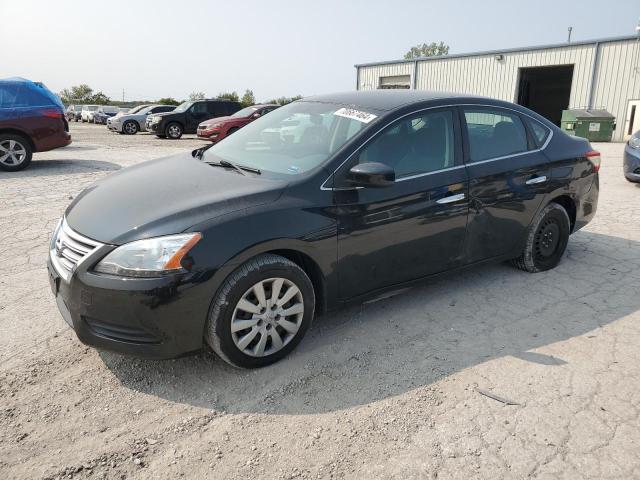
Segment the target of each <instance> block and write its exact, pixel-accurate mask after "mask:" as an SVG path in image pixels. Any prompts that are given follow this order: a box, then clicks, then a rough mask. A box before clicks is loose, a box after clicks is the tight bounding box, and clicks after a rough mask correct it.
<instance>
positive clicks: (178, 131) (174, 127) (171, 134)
mask: <svg viewBox="0 0 640 480" xmlns="http://www.w3.org/2000/svg"><path fill="white" fill-rule="evenodd" d="M164 133H165V135H166V136H167V138H171V139H172V140H177V139H179V138H180V137H181V136H182V126H181V125H180V124H179V123H175V122H174V123H170V124H169V125H167V128H166V129H165V131H164Z"/></svg>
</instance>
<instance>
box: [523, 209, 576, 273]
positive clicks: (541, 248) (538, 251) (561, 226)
mask: <svg viewBox="0 0 640 480" xmlns="http://www.w3.org/2000/svg"><path fill="white" fill-rule="evenodd" d="M570 233H571V221H570V220H569V215H568V214H567V211H566V210H565V209H564V208H563V207H562V206H561V205H559V204H557V203H554V202H551V203H550V204H549V205H547V206H546V207H545V208H543V209H542V211H541V212H540V213H539V214H538V215H537V216H536V218H535V219H534V220H533V222H531V225H529V228H528V230H527V241H526V244H525V247H524V250H523V251H522V254H521V255H520V256H519V257H518V258H516V259H514V260H513V261H512V263H513V265H515V266H516V267H517V268H519V269H521V270H524V271H526V272H531V273H536V272H543V271H545V270H550V269H552V268H554V267H555V266H556V265H558V263H560V260H561V259H562V255H563V254H564V251H565V250H566V248H567V244H568V243H569V234H570Z"/></svg>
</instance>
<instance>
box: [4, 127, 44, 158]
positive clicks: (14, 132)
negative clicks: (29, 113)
mask: <svg viewBox="0 0 640 480" xmlns="http://www.w3.org/2000/svg"><path fill="white" fill-rule="evenodd" d="M6 134H10V135H18V136H20V137H22V138H24V139H25V140H26V141H27V142H29V145H30V146H31V150H33V151H34V152H35V150H36V146H35V145H34V144H33V140H31V137H30V136H29V135H27V134H26V133H24V132H23V131H20V130H16V129H14V128H3V129H2V130H0V135H6Z"/></svg>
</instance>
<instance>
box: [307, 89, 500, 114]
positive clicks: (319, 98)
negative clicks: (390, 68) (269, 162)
mask: <svg viewBox="0 0 640 480" xmlns="http://www.w3.org/2000/svg"><path fill="white" fill-rule="evenodd" d="M459 98H464V99H467V100H469V99H474V98H475V99H483V100H488V98H486V97H477V96H471V95H465V94H462V93H451V92H434V91H430V90H400V89H398V90H391V89H390V90H361V91H355V92H340V93H331V94H326V95H316V96H313V97H307V98H304V99H303V100H299V101H302V102H322V103H337V104H342V105H355V106H359V107H365V108H372V109H375V110H380V111H388V110H395V109H396V108H399V107H402V106H403V105H408V104H411V103H417V102H426V101H429V100H445V99H459Z"/></svg>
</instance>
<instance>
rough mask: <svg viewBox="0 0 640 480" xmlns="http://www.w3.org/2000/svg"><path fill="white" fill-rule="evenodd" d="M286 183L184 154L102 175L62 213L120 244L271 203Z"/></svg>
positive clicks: (74, 224)
mask: <svg viewBox="0 0 640 480" xmlns="http://www.w3.org/2000/svg"><path fill="white" fill-rule="evenodd" d="M285 186H286V182H285V181H283V180H274V179H273V178H266V177H264V176H260V175H253V174H248V175H246V176H245V175H241V174H239V173H238V172H236V171H235V170H233V169H228V168H223V167H218V166H212V165H209V164H206V163H203V162H201V161H200V160H197V159H195V158H193V157H192V156H191V154H190V153H185V154H180V155H175V156H171V157H166V158H161V159H158V160H152V161H150V162H145V163H141V164H139V165H135V166H133V167H129V168H126V169H124V170H121V171H119V172H117V173H114V174H112V175H109V176H108V177H105V178H104V179H102V180H100V181H98V182H97V183H95V184H94V185H92V186H91V187H89V188H87V189H86V190H84V191H83V192H82V193H81V194H80V195H78V197H77V198H76V199H75V200H74V201H73V202H72V203H71V204H70V205H69V207H67V210H66V212H65V217H66V220H67V223H68V224H69V226H70V227H71V228H72V229H73V230H75V231H77V232H78V233H80V234H82V235H85V236H87V237H89V238H91V239H94V240H97V241H99V242H103V243H110V244H113V245H121V244H123V243H127V242H131V241H133V240H139V239H141V238H149V237H156V236H160V235H170V234H174V233H179V232H183V231H185V230H187V229H188V228H189V227H191V226H193V225H195V224H197V223H201V222H204V221H206V220H209V219H212V218H215V217H218V216H220V215H225V214H228V213H232V212H234V211H238V210H243V209H246V208H250V207H253V206H257V205H262V204H265V203H269V202H273V201H275V200H277V199H278V197H279V196H280V194H281V192H282V190H283V189H284V187H285Z"/></svg>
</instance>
